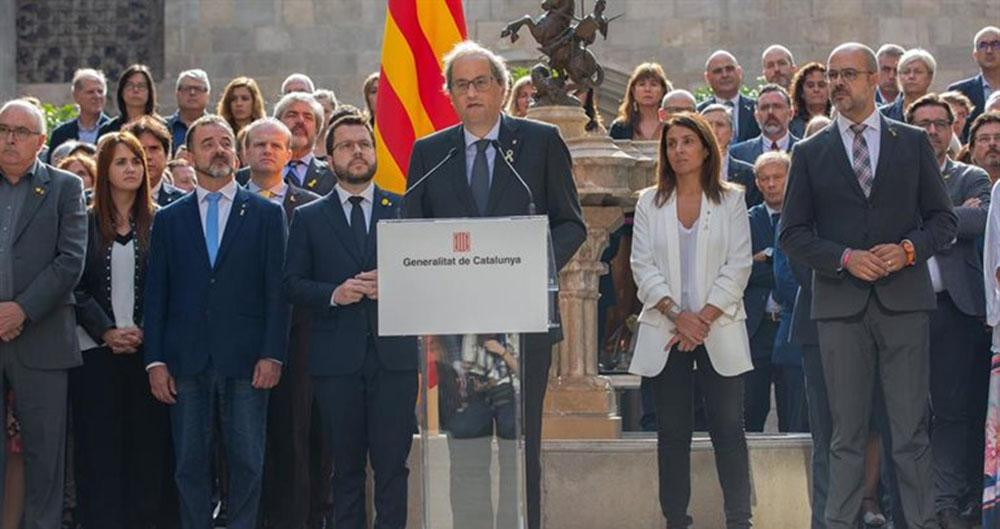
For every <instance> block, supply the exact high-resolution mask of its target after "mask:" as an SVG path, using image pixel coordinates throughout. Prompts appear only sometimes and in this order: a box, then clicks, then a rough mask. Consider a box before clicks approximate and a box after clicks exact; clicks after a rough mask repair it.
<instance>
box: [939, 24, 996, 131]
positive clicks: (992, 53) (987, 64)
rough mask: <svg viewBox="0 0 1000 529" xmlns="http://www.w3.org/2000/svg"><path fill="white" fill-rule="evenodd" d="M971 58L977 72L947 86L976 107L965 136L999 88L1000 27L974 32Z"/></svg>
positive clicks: (966, 127) (967, 124) (970, 117)
mask: <svg viewBox="0 0 1000 529" xmlns="http://www.w3.org/2000/svg"><path fill="white" fill-rule="evenodd" d="M972 58H973V59H975V61H976V64H978V65H979V74H978V75H976V76H974V77H971V78H969V79H965V80H962V81H958V82H957V83H954V84H952V85H950V86H949V87H948V90H958V91H959V92H962V93H963V94H965V97H968V98H969V101H972V104H973V105H975V107H976V108H974V109H972V113H971V114H970V115H969V121H968V122H967V123H966V125H965V136H966V137H968V135H969V128H970V127H971V126H972V122H973V121H975V119H976V118H977V117H979V115H980V114H982V113H983V109H984V108H985V106H986V100H987V99H988V98H989V97H990V94H992V93H993V92H996V91H998V90H1000V27H997V26H986V27H984V28H983V29H981V30H979V32H978V33H976V37H975V38H974V39H972Z"/></svg>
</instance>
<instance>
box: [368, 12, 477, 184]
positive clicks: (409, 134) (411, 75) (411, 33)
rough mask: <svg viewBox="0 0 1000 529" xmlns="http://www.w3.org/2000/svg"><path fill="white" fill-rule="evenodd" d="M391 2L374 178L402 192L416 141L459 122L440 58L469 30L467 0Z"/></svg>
mask: <svg viewBox="0 0 1000 529" xmlns="http://www.w3.org/2000/svg"><path fill="white" fill-rule="evenodd" d="M388 1H389V9H388V12H387V13H386V17H385V37H384V38H383V40H382V67H381V70H380V74H379V83H378V95H377V98H376V101H375V140H376V145H377V147H376V150H377V156H378V173H377V174H376V175H375V181H376V182H377V183H378V185H379V186H380V187H382V188H383V189H387V190H389V191H392V192H394V193H401V192H403V190H404V189H405V187H406V168H407V166H408V165H409V163H410V152H411V151H412V150H413V142H414V141H416V140H417V138H420V137H422V136H425V135H427V134H430V133H432V132H434V131H436V130H441V129H443V128H447V127H449V126H451V125H454V124H455V123H458V117H457V116H456V115H455V111H454V109H452V107H451V101H450V100H449V99H448V96H447V95H445V94H444V92H443V91H442V90H441V86H442V85H443V84H444V83H443V82H442V79H443V77H442V73H441V72H442V69H443V64H442V61H441V58H442V57H444V55H445V54H446V53H448V51H450V50H451V48H452V47H454V46H455V44H458V43H459V42H462V41H463V40H465V38H466V29H465V15H463V13H462V0H388Z"/></svg>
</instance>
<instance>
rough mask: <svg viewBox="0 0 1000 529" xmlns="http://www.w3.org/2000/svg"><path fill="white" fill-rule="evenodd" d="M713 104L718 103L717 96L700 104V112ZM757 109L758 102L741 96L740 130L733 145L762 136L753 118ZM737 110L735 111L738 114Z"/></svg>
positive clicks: (733, 140)
mask: <svg viewBox="0 0 1000 529" xmlns="http://www.w3.org/2000/svg"><path fill="white" fill-rule="evenodd" d="M712 103H718V101H716V99H715V96H710V97H709V98H708V99H706V100H704V101H702V102H701V103H698V107H697V108H698V112H701V111H702V109H704V108H705V107H707V106H708V105H711V104H712ZM756 108H757V101H754V100H753V99H750V98H749V97H746V96H744V95H743V94H740V104H739V109H738V110H739V120H740V123H739V125H740V130H739V131H738V132H739V134H737V136H736V137H734V138H733V139H732V143H733V144H735V143H739V142H741V141H746V140H749V139H750V138H753V137H754V136H759V135H760V127H759V126H758V125H757V119H756V118H755V117H754V116H753V113H754V110H755V109H756ZM736 111H737V109H735V108H734V109H733V112H736Z"/></svg>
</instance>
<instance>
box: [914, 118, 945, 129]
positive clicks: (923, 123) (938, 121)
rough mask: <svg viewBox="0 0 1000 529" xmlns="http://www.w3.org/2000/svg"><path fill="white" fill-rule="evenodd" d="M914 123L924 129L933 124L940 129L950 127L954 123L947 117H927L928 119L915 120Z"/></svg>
mask: <svg viewBox="0 0 1000 529" xmlns="http://www.w3.org/2000/svg"><path fill="white" fill-rule="evenodd" d="M913 124H914V125H916V126H918V127H920V128H922V129H926V128H928V127H930V126H931V125H934V127H935V128H939V129H950V128H951V125H952V122H951V121H948V120H947V119H935V120H929V119H927V120H921V121H917V122H915V123H913Z"/></svg>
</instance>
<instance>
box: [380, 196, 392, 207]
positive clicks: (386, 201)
mask: <svg viewBox="0 0 1000 529" xmlns="http://www.w3.org/2000/svg"><path fill="white" fill-rule="evenodd" d="M382 205H383V206H391V205H392V202H389V199H388V198H385V197H382Z"/></svg>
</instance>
